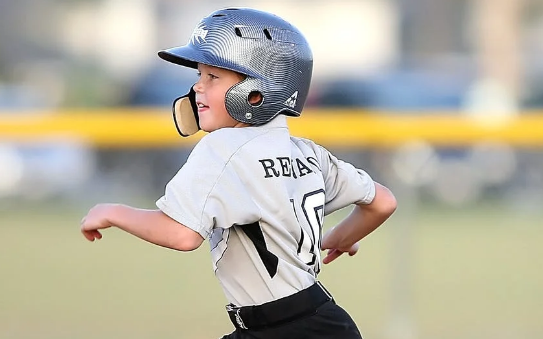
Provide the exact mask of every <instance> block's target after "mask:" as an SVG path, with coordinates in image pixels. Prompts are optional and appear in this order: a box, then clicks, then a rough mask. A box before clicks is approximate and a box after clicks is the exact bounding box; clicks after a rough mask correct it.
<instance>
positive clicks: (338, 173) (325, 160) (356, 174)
mask: <svg viewBox="0 0 543 339" xmlns="http://www.w3.org/2000/svg"><path fill="white" fill-rule="evenodd" d="M318 148H319V151H320V152H319V153H320V154H319V155H320V157H321V159H320V164H321V169H322V173H323V176H324V184H325V191H326V202H325V208H324V212H325V214H330V213H332V212H335V211H337V210H339V209H341V208H343V207H346V206H349V205H351V204H369V203H371V202H372V201H373V198H374V197H375V182H374V181H373V179H372V178H371V177H370V175H369V174H368V173H366V172H365V171H363V170H361V169H358V168H356V167H354V166H353V165H352V164H350V163H348V162H345V161H342V160H339V159H337V158H336V157H335V156H334V155H333V154H332V153H330V152H329V151H328V150H326V149H325V148H324V147H321V146H318Z"/></svg>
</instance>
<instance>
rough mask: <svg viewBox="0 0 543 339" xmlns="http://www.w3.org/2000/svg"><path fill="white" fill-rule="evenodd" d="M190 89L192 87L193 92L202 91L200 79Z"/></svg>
mask: <svg viewBox="0 0 543 339" xmlns="http://www.w3.org/2000/svg"><path fill="white" fill-rule="evenodd" d="M192 89H193V90H194V92H196V93H202V92H203V87H202V84H201V83H200V81H198V82H197V83H195V84H194V85H193V86H192Z"/></svg>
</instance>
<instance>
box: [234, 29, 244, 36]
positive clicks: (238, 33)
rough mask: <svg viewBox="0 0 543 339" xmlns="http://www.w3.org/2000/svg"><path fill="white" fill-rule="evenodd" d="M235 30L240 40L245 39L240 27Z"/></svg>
mask: <svg viewBox="0 0 543 339" xmlns="http://www.w3.org/2000/svg"><path fill="white" fill-rule="evenodd" d="M234 30H235V31H236V35H237V36H239V37H240V38H243V35H241V30H240V29H239V27H236V28H235V29H234Z"/></svg>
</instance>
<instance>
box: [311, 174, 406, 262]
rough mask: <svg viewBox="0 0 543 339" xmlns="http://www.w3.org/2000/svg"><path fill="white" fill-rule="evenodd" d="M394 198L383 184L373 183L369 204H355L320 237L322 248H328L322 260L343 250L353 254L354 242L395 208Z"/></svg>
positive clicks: (337, 255) (368, 232)
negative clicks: (371, 199)
mask: <svg viewBox="0 0 543 339" xmlns="http://www.w3.org/2000/svg"><path fill="white" fill-rule="evenodd" d="M396 205H397V203H396V198H395V197H394V195H393V194H392V193H391V192H390V191H389V190H388V189H387V188H386V187H385V186H383V185H380V184H378V183H375V197H374V199H373V201H372V202H371V203H370V204H357V205H355V207H354V209H353V211H352V212H351V213H350V214H349V215H348V216H347V218H345V219H344V220H342V221H341V222H340V223H339V224H337V226H335V227H334V228H332V229H331V230H330V231H329V232H328V233H326V234H325V235H324V237H323V238H322V246H321V247H322V249H323V250H324V249H329V250H330V251H329V253H328V256H327V257H326V258H325V259H324V260H323V262H324V263H325V264H326V263H329V262H330V261H332V260H334V259H336V258H337V257H339V256H340V255H341V254H342V253H344V252H349V254H351V255H353V254H354V253H356V251H357V250H358V247H357V246H356V243H357V242H358V241H360V240H361V239H363V238H364V237H366V236H367V235H368V234H370V233H371V232H373V231H374V230H375V229H376V228H377V227H379V226H380V225H381V224H382V223H384V222H385V220H387V219H388V217H390V216H391V215H392V213H394V211H395V210H396Z"/></svg>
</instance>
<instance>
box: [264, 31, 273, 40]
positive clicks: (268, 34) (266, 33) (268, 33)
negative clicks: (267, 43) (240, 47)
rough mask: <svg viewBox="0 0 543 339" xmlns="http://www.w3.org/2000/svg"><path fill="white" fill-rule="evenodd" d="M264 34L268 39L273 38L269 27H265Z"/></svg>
mask: <svg viewBox="0 0 543 339" xmlns="http://www.w3.org/2000/svg"><path fill="white" fill-rule="evenodd" d="M264 35H265V36H266V38H267V39H268V40H271V39H272V36H271V34H270V31H268V29H267V28H264Z"/></svg>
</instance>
